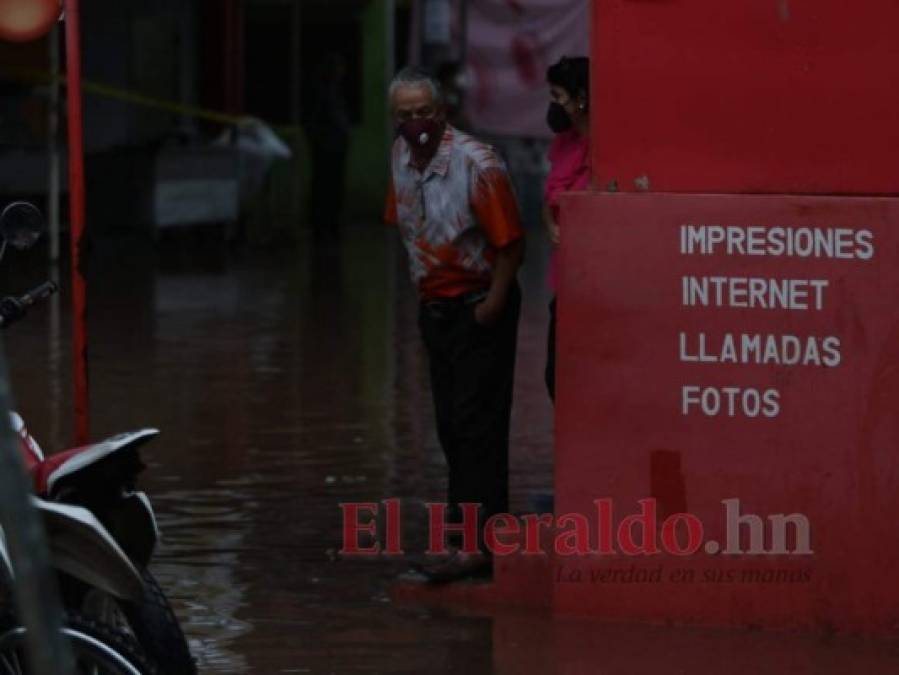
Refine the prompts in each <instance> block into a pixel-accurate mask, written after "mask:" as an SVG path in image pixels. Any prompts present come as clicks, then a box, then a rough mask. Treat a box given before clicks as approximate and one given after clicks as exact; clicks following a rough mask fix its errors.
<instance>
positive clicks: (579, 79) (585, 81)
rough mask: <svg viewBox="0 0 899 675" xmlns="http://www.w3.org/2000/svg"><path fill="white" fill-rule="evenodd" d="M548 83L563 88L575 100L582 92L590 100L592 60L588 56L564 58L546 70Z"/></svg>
mask: <svg viewBox="0 0 899 675" xmlns="http://www.w3.org/2000/svg"><path fill="white" fill-rule="evenodd" d="M546 81H547V82H548V83H549V84H554V85H556V86H557V87H562V89H564V90H565V91H567V92H568V95H569V96H571V97H572V98H574V97H575V96H577V95H578V94H579V93H580V92H581V91H583V92H584V94H585V95H586V97H587V100H588V101H589V100H590V59H588V58H587V57H586V56H563V57H562V58H561V59H559V62H558V63H555V64H553V65H551V66H550V67H549V68H547V69H546Z"/></svg>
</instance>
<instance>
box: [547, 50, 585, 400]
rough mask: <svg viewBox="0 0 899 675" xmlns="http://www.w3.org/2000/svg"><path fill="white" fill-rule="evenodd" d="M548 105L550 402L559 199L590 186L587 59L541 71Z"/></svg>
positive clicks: (552, 393)
mask: <svg viewBox="0 0 899 675" xmlns="http://www.w3.org/2000/svg"><path fill="white" fill-rule="evenodd" d="M546 81H547V83H548V84H549V96H550V99H551V102H550V104H549V110H548V111H547V114H546V122H547V124H548V125H549V128H550V129H552V130H553V132H554V133H555V134H556V137H555V138H554V139H553V142H552V145H551V146H550V148H549V161H550V164H551V168H550V171H549V176H547V178H546V187H545V189H544V193H543V203H544V206H543V220H544V223H545V224H546V230H547V232H548V233H549V239H550V241H551V242H552V245H553V252H552V254H551V257H550V261H549V285H550V288H551V289H552V290H553V294H554V295H553V299H552V302H550V304H549V337H548V339H547V348H546V388H547V390H548V391H549V395H550V398H552V400H553V402H555V400H556V298H555V291H556V251H555V249H556V247H558V245H559V198H560V197H561V195H562V194H563V193H565V192H572V191H577V190H586V189H588V188H589V187H590V182H591V171H590V60H589V59H587V58H586V57H583V56H579V57H574V58H568V57H564V58H562V59H561V60H560V61H559V62H558V63H556V64H555V65H552V66H550V67H549V69H548V70H547V71H546Z"/></svg>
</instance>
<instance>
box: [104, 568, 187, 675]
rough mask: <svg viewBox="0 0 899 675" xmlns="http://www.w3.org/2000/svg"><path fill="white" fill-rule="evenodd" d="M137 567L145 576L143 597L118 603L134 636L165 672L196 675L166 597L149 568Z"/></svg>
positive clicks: (167, 674) (171, 674)
mask: <svg viewBox="0 0 899 675" xmlns="http://www.w3.org/2000/svg"><path fill="white" fill-rule="evenodd" d="M139 571H140V573H141V577H142V578H143V580H144V597H143V600H142V601H141V602H139V603H129V602H123V603H121V604H120V608H121V610H122V612H123V613H124V615H125V618H126V619H127V620H128V625H129V627H130V628H131V631H132V633H133V634H134V637H135V638H136V639H137V641H138V642H139V643H140V645H141V647H142V648H143V650H144V652H146V653H147V654H148V655H149V656H150V658H152V659H153V660H154V661H155V662H156V663H157V664H158V665H159V667H160V668H161V669H162V672H164V673H165V674H166V675H197V664H196V662H195V661H194V659H193V657H192V656H191V654H190V647H189V646H188V644H187V640H186V639H185V637H184V631H182V630H181V625H180V624H179V623H178V619H177V618H176V617H175V612H173V611H172V607H171V605H170V604H169V601H168V598H166V596H165V593H164V592H163V590H162V588H161V587H160V586H159V582H157V581H156V579H155V578H154V577H153V575H152V574H151V573H150V571H149V570H147V569H145V568H139Z"/></svg>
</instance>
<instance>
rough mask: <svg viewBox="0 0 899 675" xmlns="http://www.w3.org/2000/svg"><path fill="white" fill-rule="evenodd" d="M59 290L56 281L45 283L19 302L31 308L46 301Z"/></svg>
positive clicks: (29, 292)
mask: <svg viewBox="0 0 899 675" xmlns="http://www.w3.org/2000/svg"><path fill="white" fill-rule="evenodd" d="M58 290H59V285H58V284H57V283H56V282H54V281H45V282H44V283H42V284H41V285H40V286H38V287H37V288H33V289H31V290H30V291H28V292H27V293H26V294H25V295H23V296H22V297H20V298H19V302H21V303H22V305H24V306H25V307H31V306H32V305H34V304H36V303H37V302H38V301H40V300H46V299H47V298H49V297H50V296H51V295H53V294H54V293H56V292H57V291H58Z"/></svg>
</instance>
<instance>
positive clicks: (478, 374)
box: [385, 68, 524, 582]
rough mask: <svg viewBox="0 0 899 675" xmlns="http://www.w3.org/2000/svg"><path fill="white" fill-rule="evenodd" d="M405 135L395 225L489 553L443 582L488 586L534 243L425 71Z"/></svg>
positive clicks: (446, 568) (450, 565)
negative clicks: (489, 534)
mask: <svg viewBox="0 0 899 675" xmlns="http://www.w3.org/2000/svg"><path fill="white" fill-rule="evenodd" d="M389 98H390V103H391V106H392V110H393V115H394V119H395V121H396V124H397V130H398V132H399V136H398V138H397V140H396V142H395V143H394V146H393V153H392V158H391V159H392V182H391V186H390V189H389V192H388V197H387V209H386V214H385V220H386V221H387V222H388V223H391V224H396V225H398V227H399V231H400V235H401V236H402V240H403V243H404V244H405V246H406V249H407V251H408V253H409V263H410V267H411V272H412V281H413V283H414V284H415V285H416V286H417V288H418V293H419V297H420V300H421V309H420V314H419V325H420V328H421V333H422V337H423V338H424V343H425V346H426V348H427V351H428V357H429V360H430V371H431V389H432V393H433V397H434V408H435V411H436V417H437V432H438V436H439V438H440V444H441V446H442V447H443V452H444V454H445V456H446V461H447V464H448V466H449V490H448V492H449V494H448V500H447V501H448V502H449V505H450V508H451V512H453V511H455V512H456V518H458V505H459V504H464V503H475V504H479V505H480V511H479V522H478V545H479V549H480V551H481V552H482V553H466V552H463V551H459V550H455V551H453V553H452V554H451V555H450V557H449V558H447V559H446V560H444V561H442V562H440V563H439V564H437V565H435V566H433V567H431V568H430V569H429V570H427V572H428V574H429V576H430V578H431V580H432V581H435V582H446V581H453V580H456V579H462V578H467V577H473V576H489V575H490V574H491V572H492V561H491V560H490V557H489V555H487V554H486V551H485V546H484V541H483V523H484V522H485V521H486V519H487V518H489V517H490V516H492V515H494V514H496V513H505V512H507V511H508V508H509V481H508V464H509V461H508V459H509V418H510V415H511V411H512V385H513V379H514V370H515V348H516V341H517V334H518V316H519V311H520V307H521V293H520V291H519V288H518V283H517V280H516V275H517V273H518V268H519V267H520V266H521V262H522V259H523V257H524V233H523V231H522V229H521V225H520V222H519V214H518V206H517V204H516V201H515V195H514V193H513V190H512V184H511V182H510V180H509V176H508V173H507V172H506V168H505V165H504V164H503V162H502V160H501V159H500V158H499V157H498V156H497V154H496V152H495V151H494V150H493V148H491V147H490V146H488V145H486V144H484V143H480V142H478V141H477V140H475V139H474V138H472V137H471V136H469V135H467V134H464V133H462V132H460V131H459V130H457V129H454V128H453V127H452V126H450V125H449V124H447V123H446V117H445V109H444V102H443V98H442V94H441V90H440V85H439V84H438V83H437V82H436V81H435V80H434V79H433V78H431V77H430V76H428V75H427V74H425V73H424V72H422V71H419V70H417V69H414V68H407V69H404V70H402V71H400V73H399V74H397V76H396V77H395V78H394V80H393V82H392V83H391V85H390V91H389Z"/></svg>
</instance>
